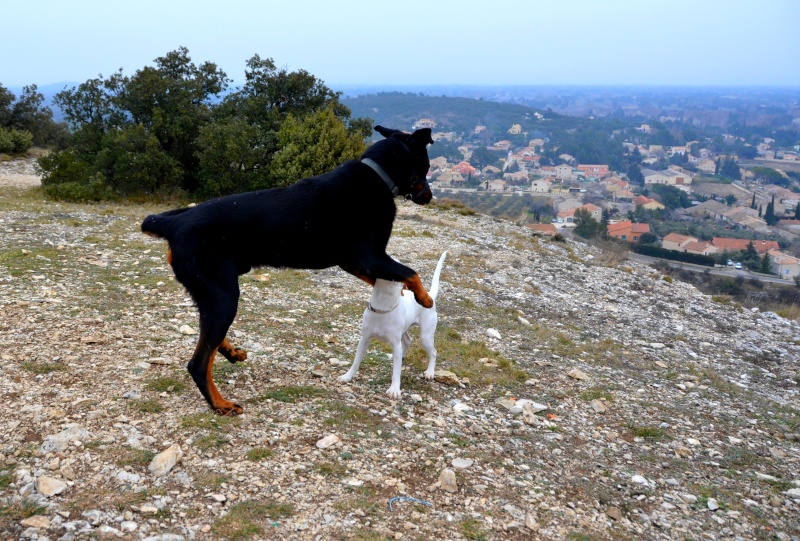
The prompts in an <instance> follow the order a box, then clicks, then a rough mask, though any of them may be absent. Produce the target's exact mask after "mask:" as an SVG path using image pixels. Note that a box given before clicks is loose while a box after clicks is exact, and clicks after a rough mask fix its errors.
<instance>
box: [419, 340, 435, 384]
mask: <svg viewBox="0 0 800 541" xmlns="http://www.w3.org/2000/svg"><path fill="white" fill-rule="evenodd" d="M420 342H422V347H423V348H425V351H426V352H427V353H428V368H427V369H426V370H425V373H424V375H425V379H429V380H430V379H433V374H434V373H435V372H436V348H435V347H433V337H430V338H424V339H422V340H420Z"/></svg>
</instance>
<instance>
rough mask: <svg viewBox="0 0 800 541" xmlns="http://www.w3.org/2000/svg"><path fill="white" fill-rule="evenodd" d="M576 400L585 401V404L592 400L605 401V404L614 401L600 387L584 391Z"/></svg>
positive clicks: (611, 395) (612, 396) (608, 393)
mask: <svg viewBox="0 0 800 541" xmlns="http://www.w3.org/2000/svg"><path fill="white" fill-rule="evenodd" d="M578 398H580V399H581V400H585V401H586V402H591V401H592V400H605V401H606V402H613V401H614V395H613V394H611V393H610V392H608V391H607V390H606V389H603V388H600V387H592V388H591V389H586V390H585V391H583V392H582V393H581V394H579V395H578Z"/></svg>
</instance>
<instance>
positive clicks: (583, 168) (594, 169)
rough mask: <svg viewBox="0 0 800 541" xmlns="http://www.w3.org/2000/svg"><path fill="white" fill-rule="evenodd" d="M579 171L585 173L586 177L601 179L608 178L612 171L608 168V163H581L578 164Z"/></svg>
mask: <svg viewBox="0 0 800 541" xmlns="http://www.w3.org/2000/svg"><path fill="white" fill-rule="evenodd" d="M576 169H578V171H580V172H581V173H583V175H584V176H585V177H586V178H592V179H601V178H606V177H607V176H608V175H610V174H611V172H610V171H609V170H608V166H607V165H590V164H586V165H579V166H577V168H576Z"/></svg>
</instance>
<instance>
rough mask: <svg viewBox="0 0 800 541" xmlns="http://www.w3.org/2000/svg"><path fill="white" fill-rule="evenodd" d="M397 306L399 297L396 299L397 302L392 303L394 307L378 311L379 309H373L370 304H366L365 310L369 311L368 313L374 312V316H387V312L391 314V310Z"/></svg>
mask: <svg viewBox="0 0 800 541" xmlns="http://www.w3.org/2000/svg"><path fill="white" fill-rule="evenodd" d="M398 304H400V298H399V297H398V298H397V301H396V302H395V303H394V306H392V307H391V308H389V309H388V310H380V309H378V308H375V307H374V306H372V303H371V302H368V303H367V310H369V311H370V312H375V313H376V314H388V313H389V312H391V311H392V310H394V309H395V308H397V305H398Z"/></svg>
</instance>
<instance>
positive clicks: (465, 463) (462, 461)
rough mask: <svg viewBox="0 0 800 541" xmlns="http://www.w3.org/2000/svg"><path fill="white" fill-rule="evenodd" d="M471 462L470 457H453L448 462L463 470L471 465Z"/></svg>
mask: <svg viewBox="0 0 800 541" xmlns="http://www.w3.org/2000/svg"><path fill="white" fill-rule="evenodd" d="M473 463H474V462H473V460H472V459H471V458H454V459H453V461H452V462H451V463H450V464H452V465H453V467H454V468H456V469H457V470H464V469H467V468H469V467H470V466H472V464H473Z"/></svg>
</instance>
